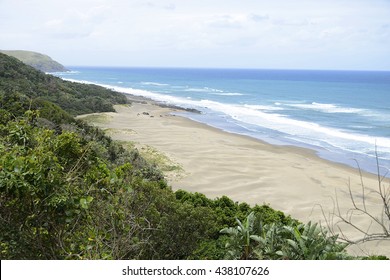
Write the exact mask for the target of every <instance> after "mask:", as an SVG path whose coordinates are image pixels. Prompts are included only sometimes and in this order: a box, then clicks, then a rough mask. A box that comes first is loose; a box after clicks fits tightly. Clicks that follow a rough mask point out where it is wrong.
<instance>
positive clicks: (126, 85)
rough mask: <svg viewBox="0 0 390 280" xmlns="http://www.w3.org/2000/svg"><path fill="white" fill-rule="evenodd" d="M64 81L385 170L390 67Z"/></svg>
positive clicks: (118, 73)
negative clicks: (167, 106) (189, 110)
mask: <svg viewBox="0 0 390 280" xmlns="http://www.w3.org/2000/svg"><path fill="white" fill-rule="evenodd" d="M70 69H72V71H70V72H66V73H55V75H57V76H60V77H62V78H64V79H70V80H77V81H82V82H90V83H95V84H100V85H104V86H106V87H109V88H113V89H115V90H118V91H122V92H125V93H131V94H134V95H141V96H145V97H149V98H152V99H155V100H158V101H162V102H166V103H168V104H172V105H178V106H183V107H188V108H194V109H197V110H199V111H201V112H202V114H193V113H183V115H184V116H186V117H188V118H191V119H193V120H196V121H199V122H203V123H206V124H209V125H211V126H215V127H218V128H220V129H223V130H226V131H229V132H233V133H239V134H244V135H249V136H252V137H255V138H258V139H261V140H264V141H266V142H269V143H271V144H277V145H294V146H299V147H305V148H310V149H313V150H315V151H316V152H317V153H318V155H319V156H321V157H323V158H325V159H328V160H331V161H335V162H340V163H344V164H347V165H350V166H353V167H357V163H356V162H358V163H359V165H360V167H361V168H362V169H364V170H366V171H370V172H373V173H375V172H376V166H377V165H376V157H375V155H376V151H377V154H378V156H379V162H380V165H381V172H382V174H383V173H385V172H386V170H387V169H388V168H390V72H366V71H312V70H311V71H306V70H245V69H174V68H92V67H70Z"/></svg>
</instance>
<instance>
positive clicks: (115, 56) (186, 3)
mask: <svg viewBox="0 0 390 280" xmlns="http://www.w3.org/2000/svg"><path fill="white" fill-rule="evenodd" d="M0 49H3V50H31V51H37V52H41V53H44V54H47V55H49V56H50V57H52V58H53V59H55V60H57V61H59V62H60V63H62V64H64V65H66V66H121V67H139V66H141V67H205V68H260V69H335V70H342V69H343V70H389V71H390V0H150V1H141V0H61V1H58V0H0Z"/></svg>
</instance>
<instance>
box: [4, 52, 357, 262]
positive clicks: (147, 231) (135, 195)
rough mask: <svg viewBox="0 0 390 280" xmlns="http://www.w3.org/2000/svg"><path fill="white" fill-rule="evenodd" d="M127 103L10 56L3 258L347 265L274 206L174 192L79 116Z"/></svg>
mask: <svg viewBox="0 0 390 280" xmlns="http://www.w3.org/2000/svg"><path fill="white" fill-rule="evenodd" d="M124 102H126V97H125V96H123V95H121V94H119V93H116V92H112V91H110V90H106V89H104V88H101V87H97V86H92V85H81V84H77V83H70V82H64V81H62V80H60V79H59V78H56V77H53V76H51V75H46V74H44V73H42V72H40V71H37V70H35V69H34V68H32V67H30V66H27V65H25V64H23V63H22V62H20V61H19V60H17V59H15V58H12V57H9V56H7V55H4V54H0V259H2V260H4V259H223V258H229V259H343V258H350V257H349V256H347V255H346V253H345V251H344V248H345V245H344V244H340V243H338V242H337V241H336V239H337V236H327V235H326V234H325V232H324V231H323V230H322V229H321V228H320V227H319V226H318V225H316V224H310V223H309V224H307V225H304V224H301V223H299V222H298V221H296V220H294V219H292V218H291V217H289V216H286V215H285V214H284V213H282V212H280V211H277V210H274V209H272V208H270V207H269V206H268V205H261V206H258V205H256V206H254V207H251V206H250V205H248V204H247V203H237V202H234V201H232V200H231V199H230V198H228V197H226V196H222V197H220V198H217V199H209V198H207V197H205V196H204V195H203V194H200V193H188V192H186V191H183V190H178V191H176V192H173V191H172V189H171V188H170V187H169V186H168V185H167V183H166V181H165V180H164V177H163V174H162V173H161V172H160V171H159V170H158V169H157V167H156V166H154V165H153V164H151V163H150V162H148V161H147V160H145V159H144V158H142V156H141V155H140V153H139V152H138V150H137V149H135V148H134V147H126V148H124V147H123V146H122V145H120V144H119V143H117V142H115V141H113V140H112V139H111V138H109V137H108V136H107V135H105V134H104V132H103V131H101V130H100V129H98V128H96V127H91V126H88V125H87V124H85V123H84V122H82V121H80V120H75V119H74V117H73V116H74V115H76V114H80V113H85V112H99V111H105V110H112V105H113V104H118V103H124Z"/></svg>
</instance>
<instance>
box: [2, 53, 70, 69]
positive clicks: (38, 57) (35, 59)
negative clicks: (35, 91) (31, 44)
mask: <svg viewBox="0 0 390 280" xmlns="http://www.w3.org/2000/svg"><path fill="white" fill-rule="evenodd" d="M0 52H2V53H4V54H6V55H9V56H13V57H15V58H17V59H19V60H20V61H22V62H23V63H25V64H27V65H30V66H32V67H34V68H35V69H38V70H40V71H42V72H64V71H68V69H66V68H65V66H63V65H61V64H60V63H58V62H57V61H55V60H53V59H52V58H51V57H49V56H47V55H44V54H41V53H37V52H31V51H19V50H18V51H16V50H15V51H3V50H0Z"/></svg>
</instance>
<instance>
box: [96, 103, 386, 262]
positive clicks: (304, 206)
mask: <svg viewBox="0 0 390 280" xmlns="http://www.w3.org/2000/svg"><path fill="white" fill-rule="evenodd" d="M115 109H116V111H117V112H116V113H105V114H104V116H105V117H102V116H100V119H99V120H98V121H97V122H93V123H94V124H95V125H98V126H100V127H102V128H106V129H110V131H111V132H114V133H112V137H113V138H114V139H117V140H123V141H132V142H135V143H138V145H140V144H142V145H148V146H151V147H153V148H154V149H157V150H158V151H160V152H161V153H163V154H164V155H166V156H167V157H168V158H169V159H170V160H171V161H173V162H176V163H177V164H178V165H180V166H181V167H182V169H183V172H181V173H180V172H179V173H178V174H175V175H173V176H172V174H171V175H170V176H168V177H167V179H168V181H169V183H170V185H171V186H172V188H173V189H174V190H176V189H184V190H187V191H191V192H200V193H203V194H205V195H207V196H208V197H210V198H215V197H221V196H223V195H227V196H229V197H230V198H231V199H233V200H234V201H239V202H247V203H249V204H251V205H255V204H260V205H261V204H264V203H265V204H269V205H270V206H271V207H272V208H274V209H278V210H281V211H283V212H285V213H287V214H289V215H291V216H292V217H294V218H296V219H299V220H301V221H303V222H308V221H310V220H311V221H313V222H318V221H321V222H322V223H323V222H324V217H323V214H322V212H321V209H320V207H319V205H321V206H322V208H323V209H324V211H325V213H327V214H328V213H330V212H332V211H333V209H334V198H335V193H337V198H338V202H339V205H340V210H341V213H347V211H348V209H350V208H351V207H352V204H351V200H350V196H349V191H348V186H351V188H352V191H353V193H354V194H356V196H357V199H358V201H359V205H361V203H360V202H361V197H362V196H361V189H362V188H361V178H360V176H359V171H358V170H357V169H353V168H350V167H347V166H344V165H341V164H336V163H333V162H330V161H326V160H323V159H321V158H319V157H318V156H316V154H315V153H314V152H313V151H310V150H307V149H302V148H297V147H290V146H275V145H270V144H267V143H264V142H262V141H259V140H257V139H253V138H250V137H246V136H242V135H237V134H232V133H227V132H224V131H221V130H219V129H215V128H212V127H210V126H207V125H204V124H200V123H197V122H194V121H191V120H189V119H187V118H184V117H180V116H175V111H176V110H177V109H172V108H162V107H159V106H156V105H155V104H151V102H148V103H146V104H145V102H143V103H133V104H132V105H130V106H116V107H115ZM102 119H103V121H102ZM363 180H364V184H365V186H366V187H367V190H366V194H368V193H369V192H370V191H371V192H372V191H374V190H377V185H378V183H377V179H376V176H374V175H371V174H363ZM372 197H374V196H373V195H372V193H371V195H367V201H366V203H367V207H368V208H369V209H370V211H372V212H373V213H375V215H376V216H379V217H380V213H381V203H380V201H379V200H378V199H374V198H372ZM332 198H333V199H332ZM354 221H355V222H356V223H357V224H359V225H362V226H364V227H365V228H368V227H369V224H370V221H369V220H368V219H366V218H365V217H362V216H360V217H357V218H355V219H354ZM371 228H372V230H378V227H376V226H375V224H374V225H372V226H371ZM344 230H345V232H346V233H347V234H348V237H350V238H355V239H356V238H359V237H363V236H362V234H359V233H357V232H356V231H352V230H351V229H350V228H346V227H345V228H344ZM389 243H390V241H387V242H383V241H382V242H370V243H365V246H363V247H361V248H360V249H357V248H351V249H350V250H354V251H356V252H357V253H358V254H360V255H361V254H364V253H368V254H386V255H390V244H389ZM361 250H362V251H361ZM351 252H352V251H351Z"/></svg>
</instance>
